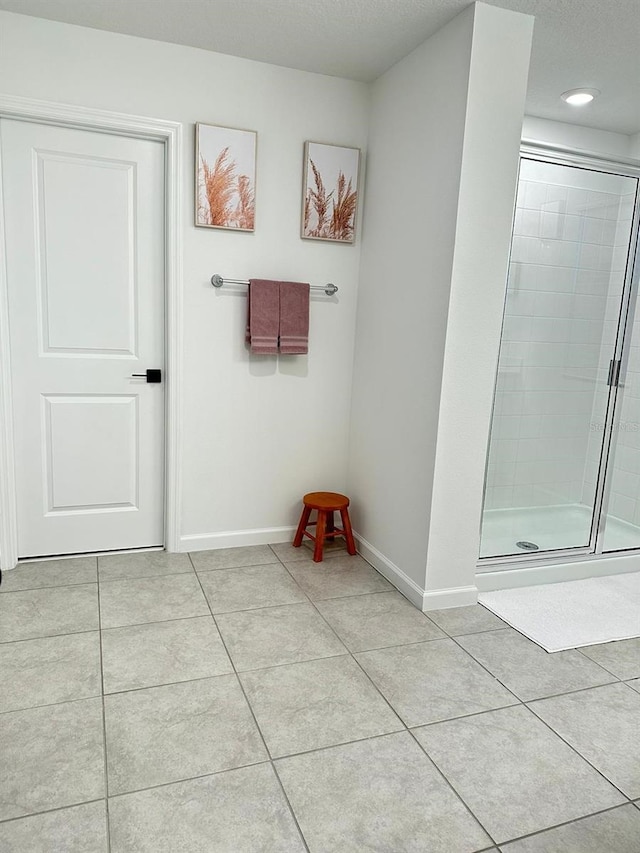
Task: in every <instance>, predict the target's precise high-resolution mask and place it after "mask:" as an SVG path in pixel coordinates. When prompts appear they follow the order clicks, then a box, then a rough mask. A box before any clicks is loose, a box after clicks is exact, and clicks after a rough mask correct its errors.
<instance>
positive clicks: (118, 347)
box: [36, 151, 136, 356]
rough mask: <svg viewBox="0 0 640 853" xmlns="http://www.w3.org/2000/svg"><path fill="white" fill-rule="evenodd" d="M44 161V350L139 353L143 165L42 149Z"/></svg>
mask: <svg viewBox="0 0 640 853" xmlns="http://www.w3.org/2000/svg"><path fill="white" fill-rule="evenodd" d="M36 167H37V185H36V216H37V221H36V228H37V241H38V246H37V249H36V252H37V256H38V270H37V274H38V279H39V281H38V285H39V290H40V294H41V301H42V309H41V310H42V320H43V322H42V327H43V328H42V350H43V352H45V353H46V352H66V353H74V352H79V353H86V352H97V353H100V354H101V355H106V354H110V353H111V354H116V353H122V354H125V355H129V356H131V355H135V314H136V311H135V284H136V282H135V274H136V269H135V243H136V228H135V226H136V221H135V210H134V196H135V178H136V172H135V164H133V163H121V162H118V161H117V160H116V161H109V160H106V159H104V158H89V157H78V156H70V155H66V156H63V155H60V154H56V155H53V154H52V153H50V152H43V151H39V152H37V153H36ZM71 188H73V196H74V199H73V204H69V203H68V196H69V192H70V189H71ZM70 258H73V275H69V259H70ZM89 283H90V285H89ZM88 285H89V286H88ZM71 306H72V307H73V310H72V311H70V310H69V308H70V307H71Z"/></svg>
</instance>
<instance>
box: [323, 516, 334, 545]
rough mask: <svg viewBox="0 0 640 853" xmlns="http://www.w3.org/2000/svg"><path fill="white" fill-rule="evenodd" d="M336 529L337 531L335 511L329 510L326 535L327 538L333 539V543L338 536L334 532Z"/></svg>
mask: <svg viewBox="0 0 640 853" xmlns="http://www.w3.org/2000/svg"><path fill="white" fill-rule="evenodd" d="M335 529H336V524H335V519H334V517H333V510H332V509H330V510H327V532H326V534H325V538H326V539H331V540H332V541H333V540H335V538H336V534H335V532H334V531H335Z"/></svg>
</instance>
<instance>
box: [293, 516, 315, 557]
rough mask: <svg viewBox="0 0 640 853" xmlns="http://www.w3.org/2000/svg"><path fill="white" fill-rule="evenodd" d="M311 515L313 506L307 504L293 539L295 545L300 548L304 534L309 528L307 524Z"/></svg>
mask: <svg viewBox="0 0 640 853" xmlns="http://www.w3.org/2000/svg"><path fill="white" fill-rule="evenodd" d="M310 515H311V507H309V506H305V507H304V509H303V510H302V515H301V516H300V523H299V524H298V529H297V530H296V535H295V537H294V540H293V547H294V548H299V547H300V546H301V545H302V536H303V534H304V531H305V530H306V529H307V524H308V523H309V516H310Z"/></svg>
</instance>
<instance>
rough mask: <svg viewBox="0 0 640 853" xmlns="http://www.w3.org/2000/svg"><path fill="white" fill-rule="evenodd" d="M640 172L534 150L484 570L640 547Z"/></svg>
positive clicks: (513, 264) (522, 192)
mask: <svg viewBox="0 0 640 853" xmlns="http://www.w3.org/2000/svg"><path fill="white" fill-rule="evenodd" d="M639 177H640V171H635V170H634V169H633V168H632V167H631V166H629V167H628V168H627V167H626V166H625V167H621V166H618V167H616V166H615V165H614V164H607V163H604V162H600V161H597V160H596V161H594V160H592V159H591V158H589V159H583V158H580V157H578V156H577V155H576V156H566V157H563V156H551V155H549V154H546V153H544V152H540V151H537V150H533V151H527V150H526V149H525V150H523V153H522V157H521V161H520V173H519V181H518V192H517V199H516V210H515V217H514V225H513V235H512V243H511V256H510V263H509V275H508V281H507V290H506V299H505V307H504V319H503V326H502V338H501V344H500V355H499V361H498V370H497V378H496V386H495V395H494V405H493V415H492V423H491V433H490V440H489V448H488V455H487V467H486V477H485V493H484V506H483V514H482V529H481V546H480V560H481V564H482V563H483V562H485V563H491V564H492V566H493V568H495V567H496V566H498V567H499V565H500V563H505V565H507V564H509V563H513V561H514V560H518V559H522V560H526V559H527V558H528V559H531V558H532V557H535V558H537V559H540V557H541V556H553V555H555V556H557V555H558V554H560V555H563V556H564V555H572V554H575V555H578V554H599V553H604V552H609V551H622V550H628V549H640V310H639V311H638V312H636V310H635V303H636V301H637V290H638V286H637V278H638V270H637V263H635V258H636V253H637V243H638V182H639ZM636 315H637V316H636Z"/></svg>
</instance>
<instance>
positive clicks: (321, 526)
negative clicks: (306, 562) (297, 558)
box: [313, 509, 327, 563]
mask: <svg viewBox="0 0 640 853" xmlns="http://www.w3.org/2000/svg"><path fill="white" fill-rule="evenodd" d="M326 526H327V512H326V510H324V509H319V510H318V520H317V522H316V546H315V548H314V549H313V562H314V563H321V562H322V549H323V547H324V535H325V530H326Z"/></svg>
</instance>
